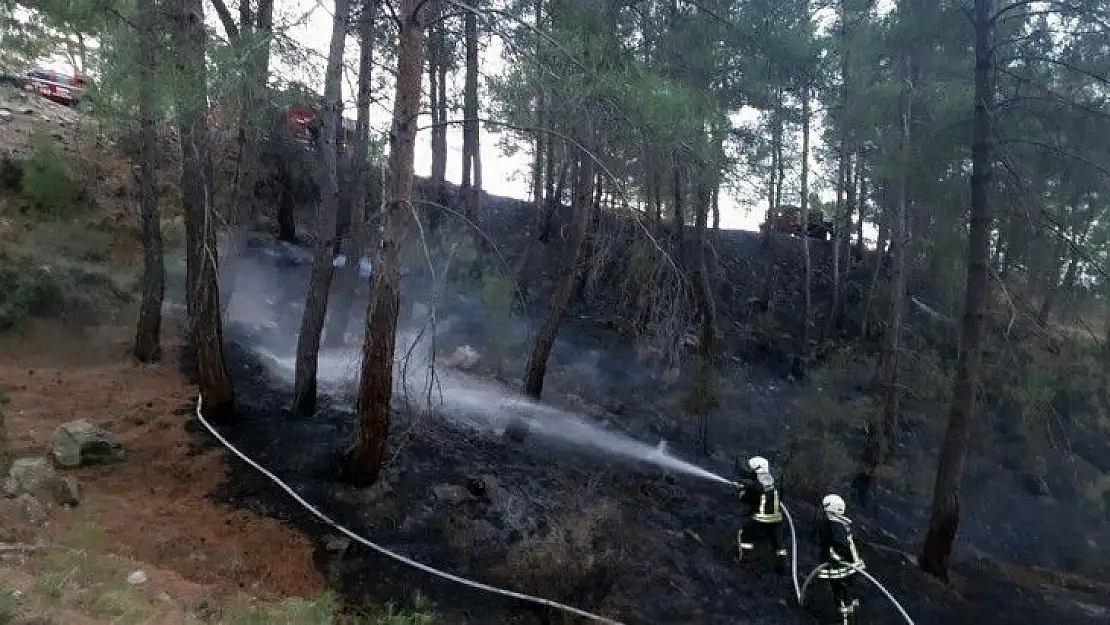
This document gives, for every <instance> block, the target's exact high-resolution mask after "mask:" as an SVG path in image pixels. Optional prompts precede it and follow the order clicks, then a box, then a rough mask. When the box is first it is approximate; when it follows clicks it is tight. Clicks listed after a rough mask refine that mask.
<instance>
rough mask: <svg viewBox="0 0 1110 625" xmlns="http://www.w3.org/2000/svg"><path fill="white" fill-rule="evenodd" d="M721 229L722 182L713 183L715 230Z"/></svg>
mask: <svg viewBox="0 0 1110 625" xmlns="http://www.w3.org/2000/svg"><path fill="white" fill-rule="evenodd" d="M720 231H721V183H720V181H718V182H717V184H715V185H713V232H720Z"/></svg>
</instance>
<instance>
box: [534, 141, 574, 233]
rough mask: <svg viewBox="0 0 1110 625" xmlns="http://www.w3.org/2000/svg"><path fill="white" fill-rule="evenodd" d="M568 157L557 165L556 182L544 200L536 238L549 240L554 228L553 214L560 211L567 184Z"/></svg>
mask: <svg viewBox="0 0 1110 625" xmlns="http://www.w3.org/2000/svg"><path fill="white" fill-rule="evenodd" d="M570 165H571V163H570V159H569V158H568V159H564V160H563V164H562V165H560V167H559V176H558V182H556V183H555V185H554V186H553V187H552V188H551V191H550V192H549V193H548V194H547V197H546V198H545V200H544V208H543V219H542V221H541V222H540V227H539V233H538V234H537V235H536V240H537V241H539V242H540V243H547V242H548V241H549V240H551V233H552V231H553V230H554V229H555V216H556V214H561V213H562V208H563V191H564V189H566V186H567V175H568V174H569V173H570Z"/></svg>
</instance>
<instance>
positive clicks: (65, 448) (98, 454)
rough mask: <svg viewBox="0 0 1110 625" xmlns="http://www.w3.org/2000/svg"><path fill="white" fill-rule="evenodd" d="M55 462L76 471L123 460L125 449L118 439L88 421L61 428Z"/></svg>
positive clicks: (56, 442)
mask: <svg viewBox="0 0 1110 625" xmlns="http://www.w3.org/2000/svg"><path fill="white" fill-rule="evenodd" d="M50 455H51V456H52V457H53V458H54V462H55V463H57V464H58V466H61V467H67V468H73V467H83V466H89V465H93V464H108V463H111V462H118V461H120V460H123V457H124V453H123V446H122V445H120V443H119V441H117V440H116V438H115V436H114V435H113V434H112V433H111V432H109V431H107V430H105V429H103V428H100V427H97V426H95V425H93V424H92V423H89V422H88V421H86V420H84V419H80V420H77V421H70V422H69V423H65V424H63V425H60V426H58V429H57V431H56V432H55V433H54V444H53V447H52V449H51V450H50Z"/></svg>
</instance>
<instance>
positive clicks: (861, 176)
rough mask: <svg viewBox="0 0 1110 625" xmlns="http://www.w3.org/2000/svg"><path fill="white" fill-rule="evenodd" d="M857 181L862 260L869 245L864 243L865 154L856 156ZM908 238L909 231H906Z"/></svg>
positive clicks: (857, 232)
mask: <svg viewBox="0 0 1110 625" xmlns="http://www.w3.org/2000/svg"><path fill="white" fill-rule="evenodd" d="M856 182H857V183H858V185H859V191H858V193H857V195H856V203H857V204H858V205H859V208H858V209H856V213H857V214H858V215H859V218H858V219H856V250H857V253H856V256H857V257H858V258H860V259H861V260H862V259H863V258H865V257H866V256H867V246H866V245H864V243H863V219H864V217H865V214H866V209H867V194H868V190H867V169H866V168H865V167H864V161H863V155H862V154H859V155H857V156H856ZM906 238H907V240H908V239H909V233H906Z"/></svg>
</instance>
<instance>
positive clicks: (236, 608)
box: [0, 322, 326, 625]
mask: <svg viewBox="0 0 1110 625" xmlns="http://www.w3.org/2000/svg"><path fill="white" fill-rule="evenodd" d="M131 341H132V331H131V328H129V327H120V328H106V329H102V330H89V331H83V332H78V331H77V330H74V329H72V328H65V327H59V326H58V325H57V324H54V323H45V322H44V323H36V324H33V325H32V326H31V327H29V328H27V329H25V330H24V332H21V333H19V334H15V335H6V336H4V337H3V338H2V340H0V353H2V354H4V358H3V362H0V394H2V397H3V403H4V406H3V407H2V408H0V409H2V410H3V411H4V414H5V417H6V423H7V428H8V435H9V437H10V441H11V451H12V455H13V457H14V458H35V457H43V456H45V455H46V453H47V452H48V450H49V449H50V445H51V439H52V437H53V436H54V433H55V430H56V428H57V427H58V426H59V425H61V424H63V423H65V422H68V421H72V420H75V419H88V420H89V421H90V422H92V423H93V424H95V425H99V426H102V427H104V428H105V429H107V430H108V431H110V432H112V433H113V434H115V435H116V437H117V438H118V440H119V441H120V442H121V443H122V444H123V448H124V450H125V453H126V459H125V460H124V461H123V462H121V463H117V464H112V465H106V466H96V467H85V468H80V469H75V470H72V471H68V472H67V474H68V475H70V476H72V477H73V478H75V479H76V481H77V484H78V485H79V490H80V496H79V503H78V505H76V506H72V507H71V506H60V505H55V504H53V503H52V502H50V501H49V500H47V499H45V498H40V499H39V500H38V501H39V505H38V506H36V505H35V504H34V503H33V502H34V500H30V501H31V502H32V503H30V504H28V500H26V499H6V500H0V519H2V520H0V542H2V543H3V545H2V546H0V559H2V560H3V566H0V622H5V623H8V622H15V623H31V622H40V623H59V624H61V623H65V624H67V625H68V624H71V623H72V624H77V623H109V622H111V623H120V622H126V623H167V624H170V623H217V622H218V623H247V622H304V621H301V620H297V618H295V617H296V614H298V613H309V612H311V611H312V610H319V609H321V608H320V606H322V605H325V604H326V601H317V598H319V597H320V596H321V595H322V593H323V592H324V588H325V586H324V580H323V578H322V577H321V575H320V574H319V573H318V572H317V571H316V570H315V568H314V566H313V551H312V544H311V542H310V541H309V539H308V538H306V537H305V536H304V535H302V534H301V533H299V532H297V531H296V530H294V529H291V528H289V527H288V526H286V525H285V524H283V523H281V522H279V521H276V520H273V519H270V518H267V517H265V516H263V515H260V514H256V513H250V512H246V511H243V510H237V509H235V508H233V507H230V506H228V505H226V504H223V503H221V502H220V501H219V500H218V499H215V498H213V497H212V494H213V493H214V492H216V490H217V489H218V488H219V487H220V485H221V484H222V483H223V482H224V481H226V480H227V479H228V475H227V459H226V454H224V453H221V452H220V451H218V450H209V451H204V452H201V453H196V452H195V451H194V450H193V449H192V445H191V443H190V434H188V433H187V432H186V431H185V427H184V423H185V422H184V420H183V419H182V417H181V413H182V410H188V409H189V406H190V405H191V403H192V398H193V394H194V390H193V389H192V388H190V386H189V385H188V384H187V383H186V382H185V381H184V380H183V379H182V378H181V376H180V374H179V373H178V372H177V369H176V367H175V365H174V364H173V362H172V354H173V350H172V349H171V350H170V351H169V355H170V359H169V360H170V362H167V363H165V364H159V365H151V366H139V365H135V364H132V363H131V362H129V360H130V359H129V354H128V349H129V346H130V344H131ZM167 343H168V344H169V345H173V343H174V339H173V337H172V336H170V337H168V341H167ZM135 572H141V573H142V575H141V577H143V578H144V581H141V582H139V583H130V582H133V581H136V580H135V579H134V578H131V579H130V580H129V576H131V575H132V574H134V573H135ZM286 597H304V598H305V600H303V601H294V602H288V603H286V604H281V601H282V600H283V599H284V598H286ZM35 618H38V620H34V619H35ZM251 619H254V620H251ZM290 619H292V620H290ZM312 622H317V621H312Z"/></svg>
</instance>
